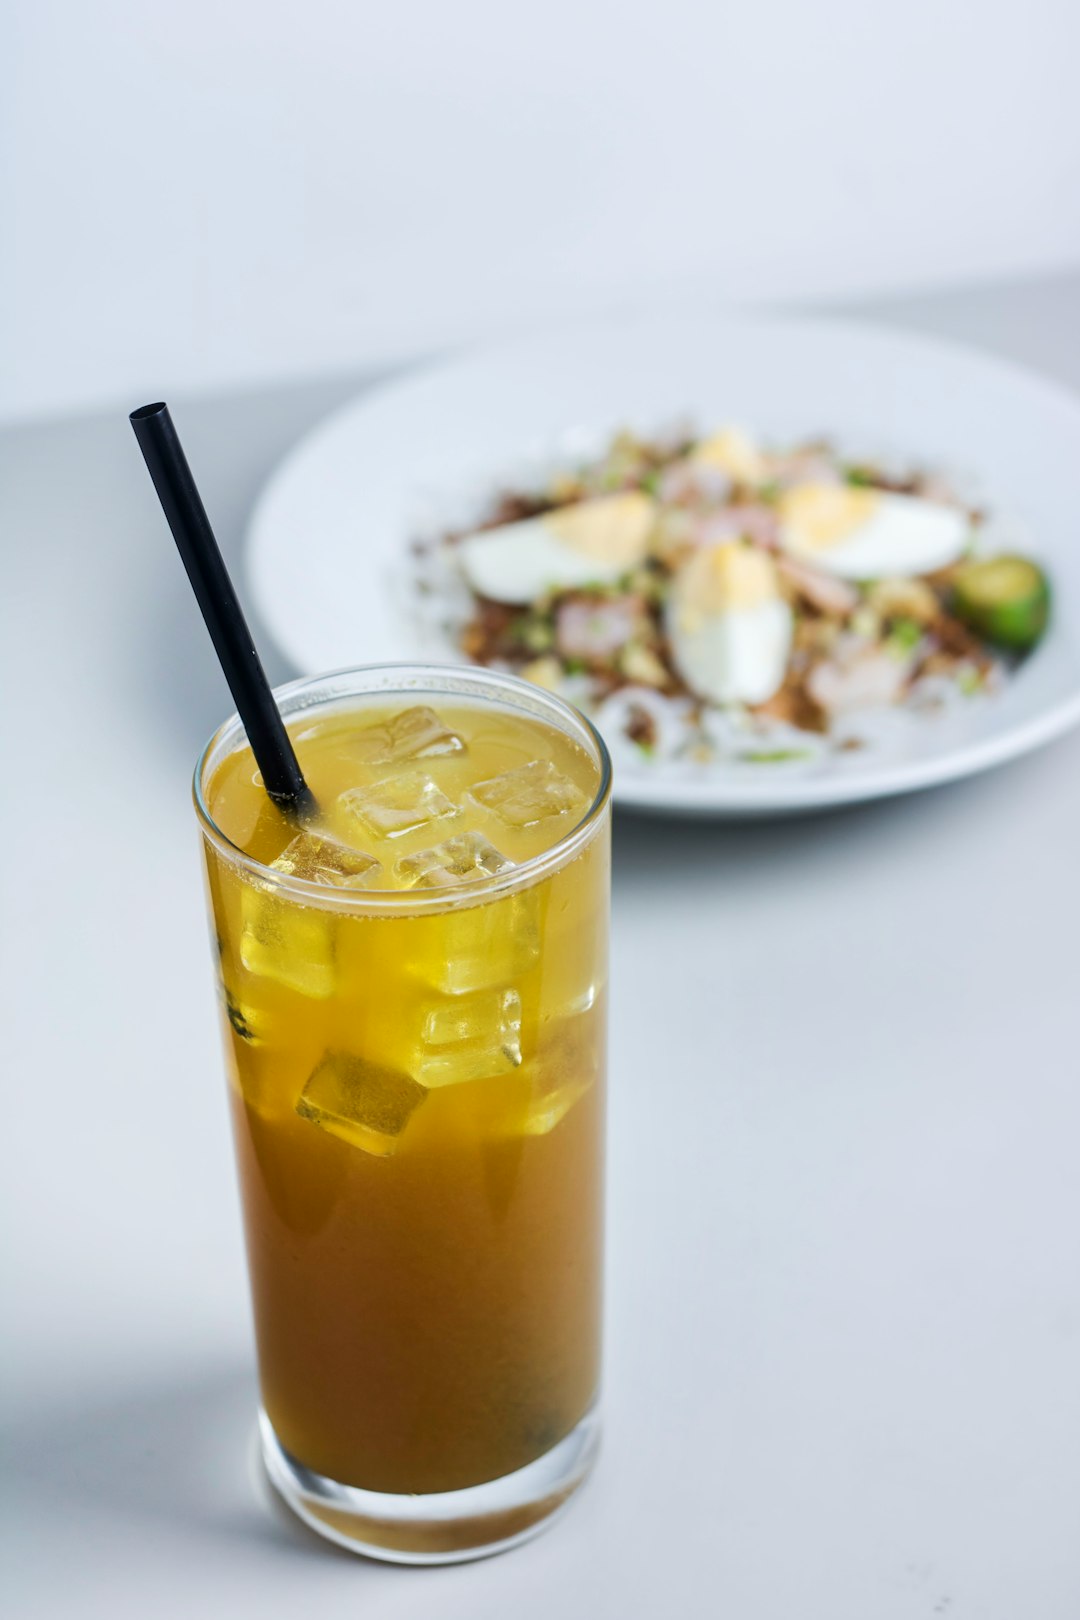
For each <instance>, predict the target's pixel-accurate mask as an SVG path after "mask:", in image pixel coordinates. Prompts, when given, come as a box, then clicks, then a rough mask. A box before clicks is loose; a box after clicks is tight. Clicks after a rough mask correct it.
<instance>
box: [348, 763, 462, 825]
mask: <svg viewBox="0 0 1080 1620" xmlns="http://www.w3.org/2000/svg"><path fill="white" fill-rule="evenodd" d="M337 803H338V807H339V809H340V811H341V812H342V814H343V815H344V816H345V818H346V820H347V821H349V822H351V823H353V824H358V825H359V827H360V828H363V829H364V830H365V831H366V832H368V833H374V834H375V836H376V837H378V838H399V837H400V836H401V835H402V834H403V833H409V832H414V831H415V830H416V828H417V827H426V826H427V824H428V822H430V821H442V820H443V819H444V818H445V817H447V816H459V815H460V814H461V810H460V809H459V807H458V806H457V805H456V804H454V802H453V801H452V800H451V799H448V798H447V797H446V794H445V793H444V792H443V791H442V789H441V788H440V787H438V786H437V784H436V783H435V782H433V781H432V780H431V777H430V776H424V775H423V774H422V773H421V772H419V771H410V772H409V773H408V774H407V775H405V776H398V777H394V778H392V779H391V780H390V781H385V782H372V783H369V784H368V785H367V786H365V787H355V788H349V789H348V791H347V792H345V793H343V794H342V795H341V797H340V798H339V799H338V801H337Z"/></svg>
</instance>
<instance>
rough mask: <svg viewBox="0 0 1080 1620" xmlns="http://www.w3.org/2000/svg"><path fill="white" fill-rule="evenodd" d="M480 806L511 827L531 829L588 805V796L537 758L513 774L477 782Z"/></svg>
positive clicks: (475, 789)
mask: <svg viewBox="0 0 1080 1620" xmlns="http://www.w3.org/2000/svg"><path fill="white" fill-rule="evenodd" d="M470 795H471V797H472V798H473V799H475V801H476V803H477V804H479V805H482V806H483V808H484V809H485V810H490V811H491V812H492V814H493V815H496V816H498V817H499V819H500V820H501V821H505V822H506V823H507V825H508V826H510V827H531V826H532V825H533V824H534V823H535V822H537V821H543V820H545V819H546V818H547V817H548V816H561V815H562V814H563V813H564V812H565V811H567V810H575V809H577V808H579V807H580V806H583V805H584V803H585V795H584V794H583V793H582V792H581V790H580V788H578V787H577V786H576V784H575V783H573V782H571V780H570V778H569V777H568V776H564V775H563V774H562V772H561V771H560V770H557V769H556V767H555V766H554V765H553V764H552V763H551V761H550V759H534V760H532V761H531V762H530V763H529V764H528V765H517V766H515V767H514V769H513V770H512V771H504V772H503V773H502V775H501V776H493V777H491V778H490V779H489V780H488V781H486V782H477V784H476V786H475V787H473V788H471V789H470Z"/></svg>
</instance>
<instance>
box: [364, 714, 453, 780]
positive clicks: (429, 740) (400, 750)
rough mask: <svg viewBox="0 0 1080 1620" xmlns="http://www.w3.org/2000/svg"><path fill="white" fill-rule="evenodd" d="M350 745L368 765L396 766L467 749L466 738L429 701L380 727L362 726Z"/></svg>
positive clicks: (393, 716) (381, 724)
mask: <svg viewBox="0 0 1080 1620" xmlns="http://www.w3.org/2000/svg"><path fill="white" fill-rule="evenodd" d="M349 746H350V748H351V750H352V751H353V752H354V753H355V754H356V755H357V756H358V758H360V759H362V760H363V761H364V763H365V764H367V765H397V764H400V763H401V761H403V760H407V759H430V758H431V757H432V756H434V755H436V754H462V753H465V751H466V749H465V740H464V738H463V737H460V736H459V735H458V733H457V732H456V731H452V730H451V729H450V727H449V726H448V725H447V724H446V723H445V721H443V720H442V719H440V717H439V716H438V715H437V714H436V713H435V710H434V709H429V708H428V707H427V705H426V704H420V705H418V706H417V707H416V708H415V709H402V710H401V712H400V714H392V715H390V716H389V718H388V719H386V720H383V721H382V722H380V724H379V725H377V726H363V727H361V729H360V730H359V731H357V732H356V734H355V735H354V737H353V738H352V739H351V741H350V744H349Z"/></svg>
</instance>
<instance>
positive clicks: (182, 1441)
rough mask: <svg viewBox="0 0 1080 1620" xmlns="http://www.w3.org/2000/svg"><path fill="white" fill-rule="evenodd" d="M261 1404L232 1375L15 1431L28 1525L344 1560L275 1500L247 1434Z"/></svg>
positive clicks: (14, 1463)
mask: <svg viewBox="0 0 1080 1620" xmlns="http://www.w3.org/2000/svg"><path fill="white" fill-rule="evenodd" d="M257 1399H258V1396H257V1392H256V1389H255V1385H254V1381H253V1379H252V1377H251V1374H250V1373H249V1372H243V1371H240V1370H238V1369H228V1370H223V1371H221V1372H218V1373H214V1374H208V1375H206V1376H205V1377H203V1378H200V1379H197V1380H196V1379H193V1380H191V1381H190V1382H183V1381H178V1382H176V1383H174V1384H168V1385H163V1386H162V1387H160V1388H157V1389H149V1390H140V1391H139V1392H137V1393H135V1394H133V1395H132V1396H131V1397H130V1398H128V1399H123V1400H121V1399H113V1400H111V1401H109V1402H106V1403H102V1404H90V1405H87V1406H86V1407H84V1408H83V1409H81V1410H78V1411H74V1412H72V1411H67V1412H65V1413H64V1414H63V1415H62V1416H59V1415H58V1416H57V1417H55V1418H51V1417H38V1418H35V1419H33V1420H30V1419H28V1420H25V1421H23V1422H21V1423H17V1424H14V1425H12V1428H11V1429H10V1430H9V1432H8V1434H7V1437H6V1443H5V1451H6V1455H7V1471H8V1478H9V1481H10V1482H11V1484H12V1488H13V1490H14V1492H15V1493H16V1494H17V1495H18V1497H19V1499H20V1500H21V1502H22V1503H23V1504H24V1505H26V1504H27V1499H28V1498H35V1497H36V1498H39V1499H40V1507H39V1508H38V1510H37V1513H36V1515H35V1516H36V1517H39V1518H41V1519H42V1520H43V1521H44V1520H45V1519H47V1518H48V1519H52V1520H54V1521H55V1522H57V1523H60V1522H62V1521H63V1520H64V1519H65V1518H67V1517H69V1516H71V1517H77V1518H78V1519H79V1520H80V1521H85V1520H86V1519H87V1518H88V1517H90V1518H95V1517H99V1516H100V1517H104V1518H110V1519H114V1520H122V1521H123V1522H124V1524H125V1525H126V1526H127V1527H129V1528H130V1529H132V1530H136V1529H137V1527H138V1526H139V1525H140V1524H141V1525H142V1526H143V1527H144V1528H147V1529H150V1528H154V1529H157V1530H161V1529H167V1530H171V1531H172V1532H173V1533H174V1534H175V1535H176V1536H177V1537H178V1538H181V1539H188V1540H191V1539H194V1540H197V1541H201V1540H204V1539H206V1538H213V1539H214V1540H216V1541H218V1542H220V1541H221V1540H222V1539H225V1540H228V1541H232V1542H240V1543H247V1544H248V1545H252V1544H256V1545H260V1546H262V1547H263V1548H264V1549H266V1550H268V1551H272V1550H273V1548H274V1546H275V1545H276V1546H277V1547H278V1548H280V1549H281V1550H282V1551H292V1552H299V1553H304V1554H315V1555H317V1556H318V1557H319V1558H321V1559H323V1560H325V1559H327V1558H343V1559H347V1560H351V1561H352V1562H353V1563H356V1564H360V1563H361V1560H358V1559H355V1558H354V1557H353V1555H352V1554H350V1553H348V1552H346V1551H345V1550H344V1549H343V1548H339V1547H335V1546H333V1545H332V1544H331V1543H329V1542H326V1541H323V1540H322V1538H321V1537H319V1536H316V1535H315V1534H314V1532H313V1531H311V1530H309V1529H308V1528H307V1527H306V1526H305V1525H303V1524H301V1523H300V1522H299V1520H297V1519H295V1518H294V1517H293V1515H292V1514H291V1513H289V1511H288V1510H287V1508H286V1507H285V1506H284V1504H283V1503H282V1502H281V1501H280V1499H279V1498H278V1497H277V1495H276V1493H275V1492H274V1491H273V1490H272V1489H271V1487H270V1484H269V1482H268V1481H267V1479H266V1475H265V1473H264V1471H263V1468H262V1460H261V1457H260V1455H259V1450H258V1443H257V1438H256V1433H255V1422H254V1413H255V1409H256V1403H257Z"/></svg>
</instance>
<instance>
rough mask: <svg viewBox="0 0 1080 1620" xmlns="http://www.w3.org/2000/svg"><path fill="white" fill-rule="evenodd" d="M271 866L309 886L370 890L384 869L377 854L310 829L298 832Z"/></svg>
mask: <svg viewBox="0 0 1080 1620" xmlns="http://www.w3.org/2000/svg"><path fill="white" fill-rule="evenodd" d="M270 865H271V867H272V868H273V869H274V871H276V872H287V873H288V874H289V876H290V877H298V878H303V879H305V880H306V881H307V882H308V883H326V884H329V885H330V887H331V888H335V889H363V888H366V887H367V885H368V884H369V883H370V882H371V880H372V879H373V878H374V877H376V876H377V874H378V872H379V870H380V868H379V863H378V861H377V860H376V859H375V857H374V856H373V855H365V854H364V852H363V850H359V849H352V848H350V846H349V845H348V844H340V843H338V841H337V839H336V838H328V837H327V836H326V835H325V834H323V833H316V832H309V831H307V830H305V831H304V832H300V833H298V834H297V836H296V837H295V838H294V839H293V841H292V843H291V844H289V845H288V846H287V847H286V848H285V849H283V850H282V852H281V854H280V855H279V856H278V858H277V860H276V861H271V862H270Z"/></svg>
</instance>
